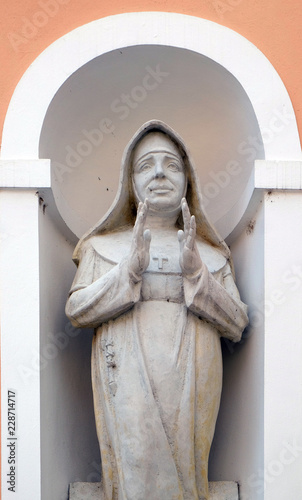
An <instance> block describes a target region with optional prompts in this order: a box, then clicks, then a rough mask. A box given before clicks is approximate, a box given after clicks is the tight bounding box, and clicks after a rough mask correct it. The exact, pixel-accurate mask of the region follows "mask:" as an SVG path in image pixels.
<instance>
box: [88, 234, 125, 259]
mask: <svg viewBox="0 0 302 500" xmlns="http://www.w3.org/2000/svg"><path fill="white" fill-rule="evenodd" d="M131 239H132V228H129V229H125V230H121V231H116V232H112V233H105V234H100V235H96V236H93V237H92V238H89V240H88V243H89V245H90V246H91V247H92V248H93V250H94V251H95V252H96V253H97V254H98V255H99V256H100V257H102V258H103V259H105V260H107V261H109V262H111V263H112V264H117V263H118V262H120V261H121V260H122V259H123V257H125V255H127V254H128V253H129V250H130V245H131Z"/></svg>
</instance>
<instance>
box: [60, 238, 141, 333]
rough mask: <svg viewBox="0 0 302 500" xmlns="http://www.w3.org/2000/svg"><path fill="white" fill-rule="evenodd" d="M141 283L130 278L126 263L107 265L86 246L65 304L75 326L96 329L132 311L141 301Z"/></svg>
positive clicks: (123, 261) (125, 260) (89, 245)
mask: <svg viewBox="0 0 302 500" xmlns="http://www.w3.org/2000/svg"><path fill="white" fill-rule="evenodd" d="M140 291H141V280H140V279H139V278H137V279H136V277H133V276H130V275H129V271H128V262H127V259H123V260H122V261H121V262H120V263H119V264H116V265H113V264H108V262H106V261H105V260H104V259H102V257H101V256H100V255H98V254H97V252H96V251H95V249H94V248H93V246H92V245H91V244H90V243H89V241H88V242H86V244H85V246H84V248H83V249H82V252H81V256H80V262H79V266H78V270H77V273H76V276H75V279H74V281H73V283H72V287H71V290H70V295H69V299H68V301H67V304H66V315H67V316H68V318H69V319H70V321H71V323H72V324H73V326H76V327H90V328H96V327H98V326H99V325H100V324H101V323H104V322H106V321H109V320H110V319H114V318H116V317H118V316H119V315H121V314H122V313H124V312H126V311H127V310H128V309H130V308H131V307H132V306H133V305H134V304H135V303H136V302H138V301H139V299H140Z"/></svg>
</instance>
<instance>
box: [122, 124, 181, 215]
mask: <svg viewBox="0 0 302 500" xmlns="http://www.w3.org/2000/svg"><path fill="white" fill-rule="evenodd" d="M132 184H133V191H134V196H135V199H136V202H139V201H145V199H146V198H147V199H148V201H149V210H150V213H156V214H159V215H160V214H164V213H165V214H166V213H171V214H175V213H178V212H179V211H180V203H181V199H182V198H183V197H184V196H185V194H186V189H187V175H186V171H185V165H184V162H183V159H182V156H181V153H180V150H179V148H178V147H177V145H176V144H175V143H174V142H173V141H172V139H171V138H170V137H169V136H168V135H167V134H165V133H163V132H160V131H150V132H148V133H147V134H146V135H145V136H144V137H143V138H142V139H141V140H140V141H139V142H138V143H137V145H136V146H135V149H134V151H133V157H132Z"/></svg>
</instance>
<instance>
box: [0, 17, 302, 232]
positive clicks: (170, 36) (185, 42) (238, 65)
mask: <svg viewBox="0 0 302 500" xmlns="http://www.w3.org/2000/svg"><path fill="white" fill-rule="evenodd" d="M139 45H149V46H152V45H157V46H161V45H162V46H167V47H175V48H180V49H187V50H190V51H193V52H195V53H197V54H201V55H203V56H206V57H208V58H209V59H211V60H212V61H214V62H216V63H218V64H219V65H221V66H222V67H224V68H225V69H226V70H227V71H228V72H229V73H230V74H231V75H233V77H234V78H235V79H237V81H238V82H239V83H240V84H241V86H242V88H243V89H244V91H245V92H246V94H247V96H248V98H249V99H250V102H251V104H252V107H253V110H254V113H255V116H256V118H257V121H258V125H259V129H260V132H261V135H262V138H263V142H264V154H265V158H266V160H300V159H301V147H300V141H299V135H298V130H297V124H296V120H295V116H294V111H293V107H292V104H291V101H290V98H289V96H288V93H287V91H286V89H285V86H284V85H283V83H282V81H281V79H280V77H279V75H278V74H277V72H276V71H275V69H274V68H273V66H272V65H271V64H270V62H269V61H268V60H267V58H266V57H265V56H264V55H263V54H262V53H261V52H260V51H259V50H258V49H257V48H256V47H255V46H254V45H253V44H252V43H250V42H249V41H248V40H246V39H245V38H244V37H242V36H241V35H239V34H238V33H236V32H234V31H233V30H230V29H229V28H226V27H224V26H221V25H219V24H216V23H213V22H211V21H208V20H204V19H200V18H196V17H192V16H187V15H183V14H175V13H165V12H142V13H127V14H120V15H115V16H110V17H106V18H103V19H99V20H96V21H93V22H91V23H89V24H86V25H84V26H81V27H79V28H77V29H75V30H73V31H71V32H70V33H68V34H66V35H64V36H63V37H61V38H60V39H58V40H56V41H55V42H54V43H53V44H51V45H50V46H49V47H48V48H47V49H46V50H45V51H44V52H43V53H41V54H40V55H39V56H38V58H37V59H36V60H35V61H34V62H33V64H32V65H31V66H30V67H29V68H28V70H27V71H26V72H25V74H24V75H23V77H22V78H21V80H20V82H19V84H18V85H17V87H16V89H15V92H14V94H13V97H12V99H11V102H10V105H9V108H8V112H7V115H6V119H5V123H4V130H3V140H2V153H1V158H2V159H14V160H18V159H22V160H25V159H31V160H33V159H38V158H39V141H40V136H41V130H42V125H43V122H44V119H45V116H46V113H47V109H48V107H49V105H50V103H51V101H52V100H53V98H54V96H55V94H56V92H57V91H58V90H59V88H60V87H61V86H62V85H63V84H64V82H65V81H66V80H67V79H68V78H69V77H70V76H71V75H72V74H73V73H74V72H75V71H77V70H78V69H79V68H81V67H82V66H83V65H84V64H86V63H88V62H89V61H92V60H93V59H95V58H96V57H98V56H101V55H103V54H106V53H108V52H111V51H113V50H116V49H119V48H122V47H134V46H139ZM276 112H277V116H276ZM151 118H154V117H153V116H152V117H151ZM271 135H273V136H275V137H274V139H273V140H271ZM276 136H277V137H276ZM59 188H60V187H59ZM55 191H56V187H55V186H54V192H55ZM252 192H253V182H250V183H248V184H247V185H244V186H243V187H242V192H241V193H240V195H238V196H237V198H236V199H235V200H234V202H233V201H231V203H233V206H232V208H231V209H228V210H227V213H226V211H224V213H223V214H222V215H221V216H220V218H218V219H217V220H215V219H214V220H213V222H214V223H215V225H216V227H217V228H218V230H219V231H220V233H221V235H222V236H223V237H224V238H225V237H227V236H228V235H229V234H230V233H231V232H232V231H233V229H234V228H235V227H236V226H237V224H238V222H239V221H240V219H241V218H242V216H243V214H244V212H245V210H246V207H247V205H248V203H249V201H250V198H251V196H252ZM230 196H232V194H231V195H230ZM55 198H56V202H57V206H58V208H59V211H60V213H61V215H62V217H63V219H64V220H65V222H66V224H67V225H68V226H69V227H70V229H71V230H72V231H73V232H74V234H76V235H77V236H80V235H81V234H82V232H83V229H81V228H80V227H79V221H80V220H81V216H79V213H76V212H75V211H74V210H73V208H72V207H70V206H69V203H68V200H67V199H66V198H65V195H64V194H63V195H62V194H61V192H59V193H58V195H57V196H55ZM210 215H211V213H210ZM76 221H78V222H76ZM93 222H94V221H93ZM86 223H87V222H83V224H82V225H83V227H85V230H86V229H87V227H86V225H85V224H86ZM90 225H91V224H90Z"/></svg>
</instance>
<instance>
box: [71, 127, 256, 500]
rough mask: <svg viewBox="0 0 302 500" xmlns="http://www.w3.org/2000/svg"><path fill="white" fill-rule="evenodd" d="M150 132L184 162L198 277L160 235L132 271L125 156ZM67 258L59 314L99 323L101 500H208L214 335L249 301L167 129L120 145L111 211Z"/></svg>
mask: <svg viewBox="0 0 302 500" xmlns="http://www.w3.org/2000/svg"><path fill="white" fill-rule="evenodd" d="M151 131H152V132H153V131H160V132H163V133H165V134H167V135H168V137H169V138H170V139H171V140H172V141H173V142H174V143H175V144H176V145H177V147H178V149H179V152H180V154H181V156H182V158H183V161H184V165H185V169H186V173H187V179H188V187H187V195H186V198H187V202H188V205H189V209H190V212H191V214H194V215H195V217H196V224H197V236H196V238H197V246H198V249H199V252H200V256H201V259H202V261H203V263H204V270H203V272H202V274H201V276H200V275H197V276H194V277H192V278H191V279H189V278H187V277H184V276H182V273H181V269H180V266H179V262H178V256H177V258H176V257H175V256H173V255H174V254H175V252H174V253H173V252H170V251H169V248H170V246H171V245H172V243H171V240H170V239H169V235H165V234H163V238H162V241H161V243H160V245H158V246H157V247H152V241H151V249H150V265H149V267H148V268H147V270H146V272H145V273H144V274H143V275H142V279H141V280H140V281H138V282H137V281H136V280H132V279H131V276H129V272H128V262H127V255H128V253H129V249H130V245H131V233H132V228H133V225H134V222H135V216H136V206H135V200H134V196H133V189H132V180H131V158H132V155H133V150H134V148H135V146H136V144H137V143H138V142H139V141H140V139H141V138H142V137H144V136H145V134H147V133H148V132H151ZM181 218H182V216H181V214H180V220H179V221H178V222H177V227H179V228H182V225H183V224H182V220H181ZM176 244H178V242H177V238H176ZM165 255H167V256H168V258H167V260H165ZM74 261H75V263H76V264H77V265H78V271H77V273H76V276H75V279H74V282H73V284H72V288H71V291H70V298H69V300H68V303H67V306H66V312H67V315H68V317H69V318H70V319H71V321H72V323H73V325H74V326H77V327H93V328H95V336H94V339H93V349H92V382H93V395H94V408H95V418H96V427H97V433H98V439H99V443H100V449H101V458H102V496H103V498H104V500H115V499H117V500H207V499H208V477H207V476H208V470H207V469H208V456H209V451H210V446H211V442H212V438H213V434H214V428H215V423H216V418H217V413H218V408H219V403H220V394H221V385H222V359H221V346H220V336H223V337H227V338H228V339H231V340H233V341H235V342H236V341H239V340H240V338H241V333H242V331H243V329H244V328H245V326H246V324H247V315H246V306H245V305H244V304H243V303H242V302H241V301H240V298H239V294H238V291H237V288H236V286H235V284H234V278H233V273H232V265H231V262H230V254H229V250H228V247H227V246H226V244H225V243H224V241H222V240H221V239H220V238H219V236H218V235H217V233H216V231H215V229H214V228H213V227H212V226H211V224H210V223H209V222H208V220H207V218H206V216H205V214H204V212H203V210H202V207H201V201H200V194H199V191H198V185H197V179H196V173H195V171H194V167H193V165H192V162H191V161H190V159H189V156H188V153H187V152H186V149H185V146H184V144H183V142H182V140H181V139H180V138H179V137H178V136H177V135H176V134H175V132H173V131H172V130H171V129H170V128H169V127H168V126H166V125H165V124H163V123H162V122H158V121H152V122H148V123H147V124H145V125H144V126H143V127H142V128H141V129H140V130H139V131H138V132H137V133H136V134H135V136H134V138H133V139H132V140H131V142H130V144H129V145H128V146H127V148H126V151H125V153H124V157H123V161H122V166H121V178H120V187H119V192H118V194H117V197H116V199H115V201H114V203H113V206H112V208H111V210H110V211H109V212H108V213H107V214H106V215H105V217H104V218H103V219H102V220H101V221H99V222H98V224H96V226H95V227H94V228H92V229H91V230H90V231H89V232H88V233H87V234H86V235H85V236H84V237H83V238H82V239H81V240H80V241H79V243H78V245H77V247H76V249H75V252H74Z"/></svg>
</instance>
